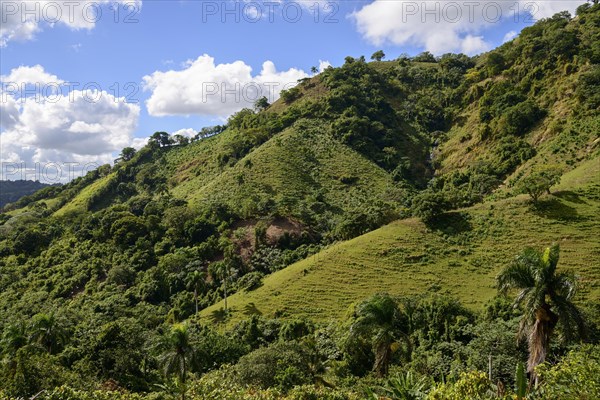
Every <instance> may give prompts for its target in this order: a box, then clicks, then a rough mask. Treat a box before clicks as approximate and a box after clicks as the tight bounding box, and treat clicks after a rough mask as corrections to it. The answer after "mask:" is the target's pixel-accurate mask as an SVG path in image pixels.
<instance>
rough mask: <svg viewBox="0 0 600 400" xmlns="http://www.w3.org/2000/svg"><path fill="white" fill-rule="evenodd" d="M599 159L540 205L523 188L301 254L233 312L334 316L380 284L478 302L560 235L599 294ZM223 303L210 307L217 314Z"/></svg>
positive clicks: (593, 297) (567, 259) (238, 301)
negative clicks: (528, 251)
mask: <svg viewBox="0 0 600 400" xmlns="http://www.w3.org/2000/svg"><path fill="white" fill-rule="evenodd" d="M599 193H600V158H595V159H593V160H590V161H589V162H587V163H585V164H583V165H582V166H581V167H578V168H576V169H575V170H573V171H571V172H570V173H569V174H567V175H565V176H564V177H563V183H562V184H561V185H559V186H558V187H556V188H554V189H553V195H551V196H547V197H546V198H545V199H544V202H543V203H542V205H541V206H540V207H538V208H534V207H532V206H531V205H530V204H528V201H527V199H526V198H525V197H524V196H519V197H515V198H509V199H505V200H498V201H489V202H485V203H484V204H480V205H477V206H474V207H470V208H466V209H461V210H458V211H455V212H452V213H449V214H447V215H446V216H445V217H444V219H442V220H441V221H439V225H440V226H439V227H434V228H428V227H427V226H425V225H424V224H423V223H421V222H419V221H418V220H416V219H405V220H400V221H396V222H393V223H391V224H389V225H386V226H384V227H382V228H380V229H377V230H375V231H373V232H370V233H367V234H365V235H363V236H360V237H357V238H355V239H352V240H350V241H346V242H340V243H336V244H333V245H331V246H330V247H328V248H327V249H325V250H323V251H321V252H319V253H317V254H315V255H313V256H311V257H309V258H307V259H305V260H302V261H300V262H297V263H295V264H293V265H291V266H289V267H287V268H286V269H284V270H282V271H278V272H275V273H274V274H272V275H270V276H269V277H267V278H266V279H265V280H264V284H263V286H261V287H259V288H257V289H256V290H253V291H251V292H243V293H238V294H235V295H233V296H231V297H230V298H229V299H228V303H229V307H230V308H231V310H232V321H231V323H233V322H236V321H239V320H241V319H245V318H247V317H248V316H250V315H253V314H254V313H261V314H262V315H264V316H266V317H275V316H279V317H284V318H285V317H289V318H290V317H293V318H298V317H305V318H309V319H311V320H315V321H328V320H331V319H338V318H342V317H344V316H345V314H346V313H347V312H348V310H349V306H350V305H351V304H354V303H356V302H358V301H361V300H362V299H364V298H367V297H369V296H370V295H373V294H375V293H378V292H388V293H390V294H395V295H411V294H412V295H414V294H417V293H424V292H436V293H444V294H448V295H451V296H453V297H456V298H458V299H460V301H461V302H462V303H463V304H465V305H467V306H469V307H470V308H472V309H473V310H479V309H481V307H482V306H483V305H484V304H485V303H486V302H488V301H489V300H490V299H491V298H492V297H493V296H494V295H495V294H496V285H495V277H496V275H497V274H498V272H499V271H500V269H501V268H502V267H504V266H506V265H507V264H508V263H509V262H510V261H511V260H512V259H513V257H514V256H515V254H518V253H519V252H520V250H521V249H522V248H523V247H525V246H531V247H534V248H541V247H543V246H545V245H547V244H549V243H553V242H556V243H559V244H560V246H561V249H562V256H561V257H562V258H561V263H562V267H561V268H565V269H571V270H573V271H577V273H578V274H579V275H580V276H581V278H582V282H583V287H582V290H581V296H580V297H579V301H581V302H591V303H597V302H599V301H600V270H599V269H598V262H599V261H600V260H599V258H598V251H599V247H598V241H597V238H596V236H597V233H598V232H599V231H600V215H599V213H598V211H599V210H600V196H599ZM222 307H223V302H220V303H217V304H215V305H214V306H211V307H208V308H206V309H204V310H203V311H202V312H201V317H202V318H208V319H210V318H211V316H212V314H213V313H214V311H215V310H219V309H221V308H222Z"/></svg>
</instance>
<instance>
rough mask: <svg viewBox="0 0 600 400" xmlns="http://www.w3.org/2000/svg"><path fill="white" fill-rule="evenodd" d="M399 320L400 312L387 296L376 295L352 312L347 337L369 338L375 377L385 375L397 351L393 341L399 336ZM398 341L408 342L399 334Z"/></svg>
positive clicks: (397, 344) (392, 300) (397, 345)
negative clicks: (353, 317) (353, 319)
mask: <svg viewBox="0 0 600 400" xmlns="http://www.w3.org/2000/svg"><path fill="white" fill-rule="evenodd" d="M401 320H402V317H401V313H400V310H398V307H397V305H396V302H395V301H394V299H392V297H391V296H390V295H388V294H376V295H374V296H373V297H371V298H369V299H367V300H365V301H364V302H362V303H361V304H359V305H358V306H357V308H356V310H355V321H354V323H353V324H352V326H351V327H350V335H351V336H362V337H364V336H368V337H370V339H371V343H372V346H373V352H374V353H375V362H374V364H373V371H375V373H376V374H377V376H378V377H384V376H386V375H387V373H388V369H389V365H390V362H391V360H392V354H393V353H394V351H396V350H397V349H398V347H399V343H398V342H396V337H397V336H398V334H401V331H400V329H399V328H400V322H401ZM402 337H403V339H405V340H408V337H407V336H406V335H404V334H402Z"/></svg>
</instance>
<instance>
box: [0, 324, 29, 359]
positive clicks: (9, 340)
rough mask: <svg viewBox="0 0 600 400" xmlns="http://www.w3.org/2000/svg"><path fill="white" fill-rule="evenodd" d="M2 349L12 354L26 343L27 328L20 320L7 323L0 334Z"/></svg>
mask: <svg viewBox="0 0 600 400" xmlns="http://www.w3.org/2000/svg"><path fill="white" fill-rule="evenodd" d="M1 344H2V350H3V351H4V353H6V354H10V355H14V354H16V353H17V350H19V349H20V348H21V347H24V346H26V345H27V329H26V326H25V324H24V323H23V322H22V321H19V322H17V323H15V324H11V325H8V326H7V327H6V329H5V330H4V333H3V335H2V342H1Z"/></svg>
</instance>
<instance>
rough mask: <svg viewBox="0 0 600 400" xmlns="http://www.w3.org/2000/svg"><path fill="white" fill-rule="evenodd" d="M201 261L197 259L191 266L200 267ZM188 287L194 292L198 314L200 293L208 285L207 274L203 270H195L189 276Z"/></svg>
mask: <svg viewBox="0 0 600 400" xmlns="http://www.w3.org/2000/svg"><path fill="white" fill-rule="evenodd" d="M199 264H200V263H199V262H198V261H195V262H193V263H191V264H190V265H189V266H194V267H199V266H200V265H199ZM186 284H187V287H188V290H192V291H193V292H194V302H195V304H196V314H198V293H199V292H200V291H201V290H202V289H204V287H205V286H206V274H205V273H204V272H202V271H200V270H199V269H198V270H195V271H193V272H192V273H191V274H189V275H188V276H187V283H186Z"/></svg>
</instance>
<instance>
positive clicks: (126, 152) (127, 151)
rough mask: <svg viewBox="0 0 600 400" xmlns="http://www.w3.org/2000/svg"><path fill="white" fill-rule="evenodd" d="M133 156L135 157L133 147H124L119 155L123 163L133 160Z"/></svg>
mask: <svg viewBox="0 0 600 400" xmlns="http://www.w3.org/2000/svg"><path fill="white" fill-rule="evenodd" d="M133 156H135V149H134V148H133V147H125V148H124V149H123V150H121V154H120V155H119V157H120V158H121V160H123V161H129V160H131V159H132V158H133Z"/></svg>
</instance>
